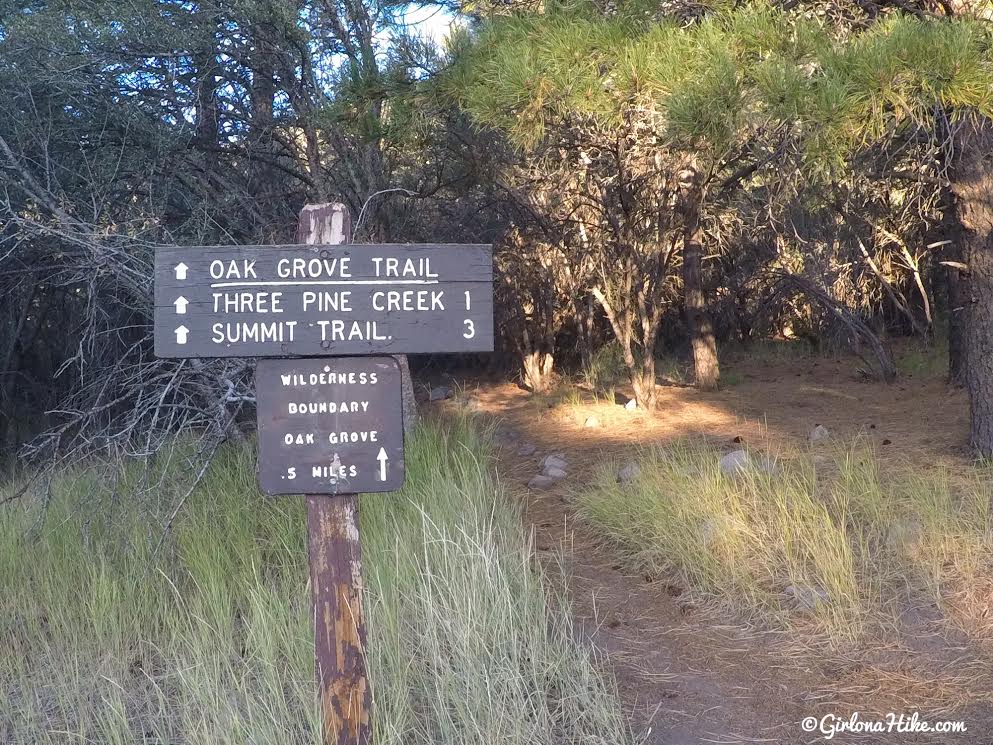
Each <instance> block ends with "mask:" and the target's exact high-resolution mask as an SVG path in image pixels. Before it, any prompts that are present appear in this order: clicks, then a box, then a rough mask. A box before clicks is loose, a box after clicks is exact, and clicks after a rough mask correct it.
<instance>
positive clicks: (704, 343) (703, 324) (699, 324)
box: [683, 230, 721, 391]
mask: <svg viewBox="0 0 993 745" xmlns="http://www.w3.org/2000/svg"><path fill="white" fill-rule="evenodd" d="M698 232H699V231H698V230H696V231H694V232H693V234H692V235H689V236H687V240H686V241H685V243H684V245H683V302H684V304H685V306H686V325H687V326H688V328H689V332H690V342H691V343H692V345H693V369H694V377H695V381H696V385H697V387H698V388H702V389H704V390H708V391H709V390H714V389H715V388H717V384H718V383H719V382H720V377H721V370H720V364H719V363H718V361H717V339H716V338H715V337H714V324H713V323H712V322H711V320H710V313H709V312H708V311H707V300H706V297H705V295H704V292H703V279H702V274H703V270H702V266H701V265H702V263H703V262H702V260H703V248H702V246H701V245H700V241H699V236H698Z"/></svg>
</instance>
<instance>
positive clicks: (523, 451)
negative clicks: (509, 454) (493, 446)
mask: <svg viewBox="0 0 993 745" xmlns="http://www.w3.org/2000/svg"><path fill="white" fill-rule="evenodd" d="M537 449H538V446H537V445H535V444H534V443H533V442H522V443H521V446H520V447H519V448H517V454H518V455H534V451H535V450H537Z"/></svg>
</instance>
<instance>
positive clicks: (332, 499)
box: [297, 203, 372, 745]
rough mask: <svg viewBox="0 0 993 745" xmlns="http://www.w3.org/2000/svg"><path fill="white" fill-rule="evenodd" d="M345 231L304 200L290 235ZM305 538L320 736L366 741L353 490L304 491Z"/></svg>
mask: <svg viewBox="0 0 993 745" xmlns="http://www.w3.org/2000/svg"><path fill="white" fill-rule="evenodd" d="M351 232H352V225H351V215H350V213H349V212H348V208H347V207H346V206H345V205H343V204H333V203H327V204H308V205H307V206H305V207H304V208H303V210H301V212H300V218H299V222H298V226H297V242H298V243H304V244H307V245H315V244H342V243H348V241H349V240H350V238H351ZM307 539H308V546H309V552H310V584H311V592H312V594H313V599H314V653H315V659H316V662H317V685H318V691H319V696H320V707H321V719H322V722H323V726H324V735H323V738H324V739H323V740H322V742H323V743H324V745H369V743H371V741H372V727H371V725H370V709H371V700H372V695H371V691H370V690H369V681H368V680H367V678H366V667H365V644H366V630H365V618H364V614H363V610H362V544H361V543H360V541H359V504H358V495H356V494H339V495H334V496H332V495H326V494H308V495H307Z"/></svg>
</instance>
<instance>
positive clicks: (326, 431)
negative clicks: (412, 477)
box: [255, 357, 404, 494]
mask: <svg viewBox="0 0 993 745" xmlns="http://www.w3.org/2000/svg"><path fill="white" fill-rule="evenodd" d="M255 386H256V390H257V391H258V392H259V393H258V395H257V397H256V398H257V405H256V408H257V410H258V432H259V482H260V483H261V485H262V490H263V491H264V492H266V494H300V493H302V492H306V493H312V494H316V493H321V494H344V493H352V494H358V493H367V492H382V491H396V490H397V489H399V488H400V487H401V486H403V477H404V466H403V406H402V403H401V397H400V389H401V382H400V366H399V365H398V364H397V361H396V360H394V359H393V358H392V357H332V358H324V359H321V358H311V359H295V360H261V361H260V362H259V364H258V366H257V367H256V368H255ZM263 391H264V393H263Z"/></svg>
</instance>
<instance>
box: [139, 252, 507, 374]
mask: <svg viewBox="0 0 993 745" xmlns="http://www.w3.org/2000/svg"><path fill="white" fill-rule="evenodd" d="M492 350H493V256H492V248H491V247H490V246H489V245H478V244H467V245H447V244H409V245H406V244H379V245H376V244H370V245H343V246H332V245H322V246H301V245H294V246H208V247H189V246H175V247H173V246H167V247H160V248H158V249H157V250H156V252H155V354H156V355H157V356H158V357H297V356H300V357H315V356H328V355H355V354H406V353H414V352H421V353H429V352H490V351H492Z"/></svg>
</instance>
